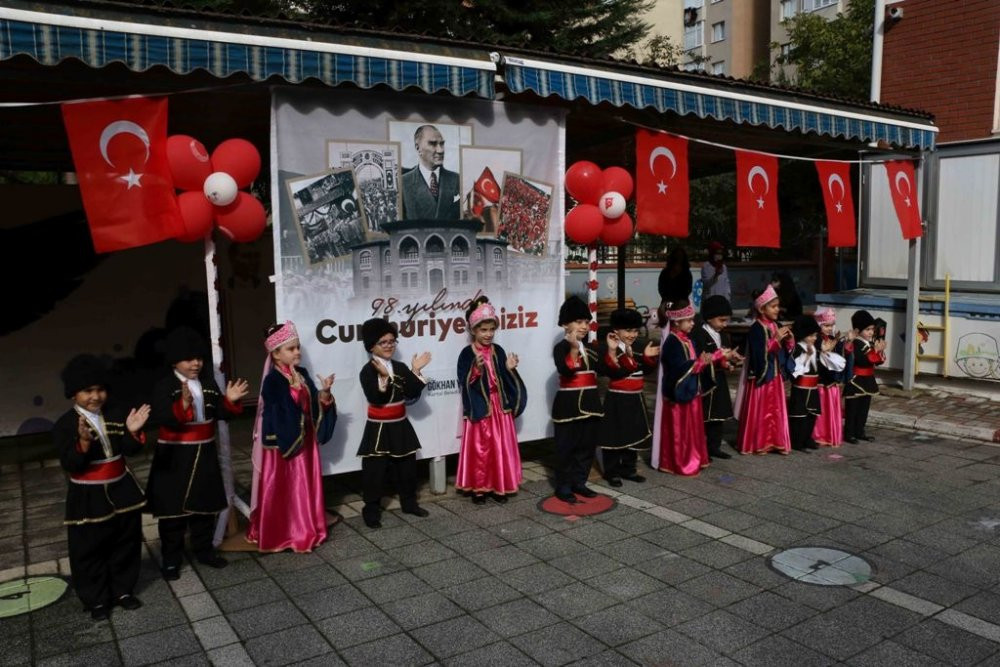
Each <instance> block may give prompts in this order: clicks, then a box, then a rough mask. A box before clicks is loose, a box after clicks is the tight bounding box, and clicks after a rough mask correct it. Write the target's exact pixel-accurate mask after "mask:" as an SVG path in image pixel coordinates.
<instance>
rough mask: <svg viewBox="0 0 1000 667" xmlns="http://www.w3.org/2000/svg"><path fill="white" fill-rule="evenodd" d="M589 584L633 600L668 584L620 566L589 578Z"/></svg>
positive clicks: (612, 594)
mask: <svg viewBox="0 0 1000 667" xmlns="http://www.w3.org/2000/svg"><path fill="white" fill-rule="evenodd" d="M587 584H588V585H589V586H593V587H594V588H596V589H598V590H600V591H603V592H604V593H607V594H608V595H611V596H614V597H616V598H618V599H619V600H622V601H627V600H633V599H635V598H639V597H642V596H643V595H646V594H648V593H652V592H653V591H656V590H659V589H661V588H664V587H665V586H666V584H665V583H663V582H662V581H660V580H659V579H654V578H653V577H650V576H648V575H645V574H643V573H642V572H639V571H638V570H633V569H630V568H619V569H617V570H615V571H613V572H608V573H606V574H601V575H598V576H596V577H593V578H591V579H588V580H587Z"/></svg>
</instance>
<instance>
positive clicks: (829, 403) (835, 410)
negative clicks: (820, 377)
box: [812, 384, 844, 447]
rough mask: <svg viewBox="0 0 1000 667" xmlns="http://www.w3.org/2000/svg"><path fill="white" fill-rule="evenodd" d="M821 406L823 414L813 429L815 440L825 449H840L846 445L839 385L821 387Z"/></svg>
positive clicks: (821, 413)
mask: <svg viewBox="0 0 1000 667" xmlns="http://www.w3.org/2000/svg"><path fill="white" fill-rule="evenodd" d="M819 406H820V410H821V412H820V414H819V416H818V417H816V426H815V427H813V433H812V437H813V440H815V441H816V444H818V445H822V446H824V447H840V446H841V445H842V444H843V443H844V419H843V417H844V415H843V410H842V409H841V407H840V385H839V384H833V385H830V386H829V387H823V386H820V387H819Z"/></svg>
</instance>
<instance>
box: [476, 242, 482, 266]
mask: <svg viewBox="0 0 1000 667" xmlns="http://www.w3.org/2000/svg"><path fill="white" fill-rule="evenodd" d="M476 261H477V262H481V261H483V246H481V245H477V246H476Z"/></svg>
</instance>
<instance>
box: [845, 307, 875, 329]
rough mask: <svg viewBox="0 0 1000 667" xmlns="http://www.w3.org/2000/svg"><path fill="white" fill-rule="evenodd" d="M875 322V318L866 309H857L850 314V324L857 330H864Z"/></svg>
mask: <svg viewBox="0 0 1000 667" xmlns="http://www.w3.org/2000/svg"><path fill="white" fill-rule="evenodd" d="M874 324H875V318H874V317H872V314H871V313H869V312H868V311H867V310H858V311H855V313H854V314H853V315H851V326H852V327H854V328H855V329H857V330H858V331H864V330H865V329H867V328H868V327H870V326H872V325H874Z"/></svg>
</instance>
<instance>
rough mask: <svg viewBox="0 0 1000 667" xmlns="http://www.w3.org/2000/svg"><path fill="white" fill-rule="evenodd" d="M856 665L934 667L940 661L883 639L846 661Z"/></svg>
mask: <svg viewBox="0 0 1000 667" xmlns="http://www.w3.org/2000/svg"><path fill="white" fill-rule="evenodd" d="M847 664H849V665H855V666H856V667H885V666H886V665H893V666H896V665H898V666H899V667H936V666H937V665H940V664H941V662H940V661H939V660H937V659H935V658H932V657H930V656H927V655H923V654H921V653H918V652H916V651H914V650H912V649H909V648H907V647H905V646H903V645H901V644H897V643H896V642H893V641H884V642H882V643H881V644H878V645H877V646H873V647H872V648H870V649H868V650H867V651H865V652H864V653H859V654H858V655H856V656H854V657H853V658H851V659H850V660H848V661H847Z"/></svg>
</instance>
